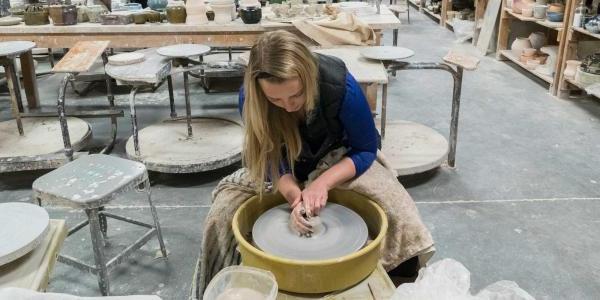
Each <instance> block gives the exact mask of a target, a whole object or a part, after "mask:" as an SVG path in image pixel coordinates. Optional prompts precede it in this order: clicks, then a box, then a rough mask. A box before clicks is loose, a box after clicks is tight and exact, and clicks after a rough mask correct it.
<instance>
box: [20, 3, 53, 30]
mask: <svg viewBox="0 0 600 300" xmlns="http://www.w3.org/2000/svg"><path fill="white" fill-rule="evenodd" d="M23 19H24V21H25V25H46V24H49V23H50V19H48V8H47V7H44V6H42V5H29V6H28V7H27V8H26V9H25V15H24V17H23Z"/></svg>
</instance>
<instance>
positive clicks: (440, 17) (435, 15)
mask: <svg viewBox="0 0 600 300" xmlns="http://www.w3.org/2000/svg"><path fill="white" fill-rule="evenodd" d="M423 11H424V12H425V13H426V14H428V15H429V16H431V17H432V18H435V19H437V20H438V21H441V20H442V16H441V15H439V14H434V13H433V12H432V11H430V10H429V9H427V8H425V7H423Z"/></svg>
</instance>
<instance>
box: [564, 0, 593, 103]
mask: <svg viewBox="0 0 600 300" xmlns="http://www.w3.org/2000/svg"><path fill="white" fill-rule="evenodd" d="M580 3H581V1H578V0H572V1H571V3H570V5H569V11H570V13H569V14H568V15H565V18H566V19H565V20H566V21H567V26H566V30H565V32H566V37H565V47H564V48H565V49H564V53H563V57H562V61H561V72H560V74H559V75H560V76H559V84H558V88H557V95H558V96H559V97H560V98H566V97H568V96H569V95H570V94H571V91H577V90H579V91H581V90H584V88H585V87H584V86H582V85H581V84H579V83H577V82H576V81H575V80H573V79H568V78H566V77H565V76H564V75H563V74H562V73H563V72H562V70H564V69H565V67H566V62H567V60H572V59H581V58H582V57H578V55H577V48H578V44H579V42H580V41H597V42H598V48H600V34H594V33H591V32H589V31H587V30H585V29H584V28H579V27H574V26H573V19H574V18H575V8H576V7H577V6H578V5H579V4H580Z"/></svg>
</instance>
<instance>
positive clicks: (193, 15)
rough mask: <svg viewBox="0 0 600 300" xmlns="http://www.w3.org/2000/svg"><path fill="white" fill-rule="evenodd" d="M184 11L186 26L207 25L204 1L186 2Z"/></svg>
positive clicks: (193, 0)
mask: <svg viewBox="0 0 600 300" xmlns="http://www.w3.org/2000/svg"><path fill="white" fill-rule="evenodd" d="M185 10H186V13H187V18H186V19H185V23H186V24H195V25H200V24H206V23H208V17H207V16H206V5H204V0H187V2H186V4H185Z"/></svg>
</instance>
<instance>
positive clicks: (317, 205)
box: [198, 31, 433, 291]
mask: <svg viewBox="0 0 600 300" xmlns="http://www.w3.org/2000/svg"><path fill="white" fill-rule="evenodd" d="M239 102H240V110H241V112H242V118H243V121H244V125H245V140H244V148H243V153H242V159H243V165H244V168H243V169H241V170H239V171H237V172H235V173H234V174H232V175H230V176H228V177H226V178H225V179H223V180H222V181H221V183H219V186H217V188H216V189H215V191H214V192H213V205H212V206H211V210H210V212H209V215H208V217H207V219H206V223H205V228H204V235H203V236H204V239H203V243H202V247H203V249H202V251H203V254H202V257H201V259H200V269H201V271H200V275H199V278H198V279H199V282H198V284H199V285H198V287H199V291H201V290H203V286H204V285H205V284H206V283H207V282H208V281H209V280H210V278H212V276H213V275H214V274H215V273H216V272H217V271H218V270H219V269H220V268H222V267H224V266H226V265H228V264H231V263H235V260H237V259H238V258H237V257H236V255H237V254H236V252H235V251H234V249H235V240H234V238H233V235H232V234H231V233H230V231H231V230H230V228H229V227H230V224H231V219H232V216H233V213H234V212H235V210H236V209H237V207H239V205H241V203H243V202H244V201H245V200H247V199H248V198H250V197H251V196H253V195H256V194H262V193H263V192H265V191H266V192H272V191H278V192H280V193H281V194H282V195H283V196H284V198H285V199H286V200H287V201H288V203H289V204H290V207H291V210H292V213H291V221H292V224H293V225H294V227H295V228H296V229H297V230H298V231H299V232H300V233H302V234H308V233H310V232H311V230H312V228H311V226H310V223H309V222H308V220H307V219H306V218H305V217H304V216H303V213H305V214H306V215H308V216H316V215H319V213H320V210H321V209H322V208H323V207H325V205H326V203H327V193H328V191H329V190H331V189H333V188H341V189H351V190H354V191H356V192H358V193H361V194H363V195H365V196H367V197H369V198H370V199H373V200H374V201H375V202H377V203H378V204H379V205H380V206H381V207H382V208H383V209H384V211H385V212H386V214H387V216H388V221H389V230H388V233H387V236H386V239H385V241H384V247H383V248H384V249H383V253H382V263H383V264H384V267H385V268H386V270H388V271H389V270H392V269H394V268H396V267H397V266H398V265H399V264H400V263H403V262H406V261H407V260H409V259H411V258H412V257H416V256H420V255H421V256H422V255H424V254H427V253H432V245H433V241H432V239H431V235H430V234H429V231H428V230H427V229H426V228H425V226H424V225H423V224H422V222H421V220H420V217H419V214H418V211H417V209H416V207H415V205H414V202H413V201H412V199H411V198H410V196H409V195H408V193H406V190H404V188H403V187H402V185H400V184H399V183H398V181H397V179H396V177H395V174H394V173H393V172H392V171H390V170H389V168H385V167H384V166H383V164H385V162H384V160H383V158H382V157H381V156H380V155H378V154H380V153H378V152H377V148H378V144H379V135H378V133H377V130H376V129H375V124H374V121H373V118H372V116H371V111H370V108H369V106H368V104H367V101H366V99H365V96H364V94H363V93H362V90H361V89H360V86H359V85H358V83H357V82H356V80H355V79H354V78H353V77H352V75H351V74H350V73H348V71H347V69H346V67H345V65H344V63H343V62H342V61H341V60H339V59H337V58H334V57H330V56H325V55H319V54H312V53H311V52H310V51H309V50H308V49H307V48H306V46H305V45H304V44H303V43H302V42H301V41H300V39H298V38H297V37H296V36H295V35H293V34H291V33H288V32H286V31H274V32H269V33H265V34H264V35H262V36H261V37H260V38H259V39H258V41H257V42H256V44H255V45H254V46H253V47H252V50H251V51H250V59H249V63H248V66H247V69H246V74H245V77H244V86H243V89H242V90H241V91H240V97H239ZM420 262H421V263H424V262H426V259H425V260H422V261H420ZM413 271H414V270H413Z"/></svg>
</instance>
